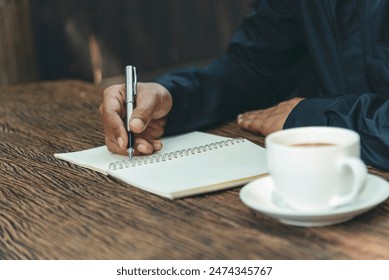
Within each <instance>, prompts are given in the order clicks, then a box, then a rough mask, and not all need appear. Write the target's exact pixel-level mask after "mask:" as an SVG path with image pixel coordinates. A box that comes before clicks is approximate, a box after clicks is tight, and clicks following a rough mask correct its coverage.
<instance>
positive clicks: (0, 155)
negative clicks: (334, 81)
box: [0, 81, 389, 259]
mask: <svg viewBox="0 0 389 280" xmlns="http://www.w3.org/2000/svg"><path fill="white" fill-rule="evenodd" d="M100 100H101V89H99V88H97V87H94V86H92V85H89V84H86V83H83V82H78V81H56V82H44V83H36V84H24V85H14V86H8V87H0V258H1V259H388V258H389V250H388V249H387V248H388V247H389V204H388V202H387V201H386V202H384V203H383V204H381V205H379V206H378V207H376V208H374V209H373V210H371V211H369V212H368V213H365V214H363V215H361V216H358V217H356V218H354V219H353V220H351V221H349V222H346V223H343V224H339V225H333V226H327V227H313V228H301V227H295V226H288V225H284V224H281V223H279V222H278V221H276V220H274V219H272V218H269V217H267V216H264V215H261V214H254V213H253V212H252V211H251V210H249V208H247V207H246V206H245V205H244V204H243V203H242V202H241V201H240V200H239V190H240V188H239V187H238V188H234V189H231V190H227V191H222V192H216V193H212V194H207V195H199V196H195V197H190V198H184V199H179V200H175V201H170V200H167V199H164V198H161V197H158V196H155V195H152V194H149V193H146V192H143V191H141V190H138V189H136V188H133V187H131V186H129V185H126V184H123V183H120V182H118V181H115V180H113V179H111V178H110V177H107V176H104V175H101V174H98V173H96V172H93V171H90V170H87V169H83V168H81V167H78V166H74V165H72V164H68V163H66V162H64V161H60V160H57V159H55V158H54V157H53V154H54V153H58V152H68V151H77V150H81V149H86V148H91V147H95V146H99V145H103V144H104V140H103V139H104V137H103V130H102V126H101V120H100V116H99V114H98V105H99V103H100ZM211 132H214V133H217V134H220V135H226V136H244V137H247V138H248V139H250V140H252V141H254V142H256V143H259V144H262V145H263V138H262V137H260V136H256V135H253V134H250V133H247V132H245V131H242V130H240V129H239V128H238V127H237V126H236V125H235V123H234V122H230V123H227V124H225V125H222V126H220V127H218V128H216V129H214V130H211ZM370 171H371V172H372V173H375V174H378V175H381V176H382V177H384V178H385V179H387V180H388V179H389V174H388V173H384V172H380V171H379V170H374V169H370Z"/></svg>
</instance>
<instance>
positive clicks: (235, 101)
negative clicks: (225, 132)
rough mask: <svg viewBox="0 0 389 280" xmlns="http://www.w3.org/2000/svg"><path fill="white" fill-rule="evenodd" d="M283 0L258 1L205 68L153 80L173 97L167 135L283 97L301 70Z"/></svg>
mask: <svg viewBox="0 0 389 280" xmlns="http://www.w3.org/2000/svg"><path fill="white" fill-rule="evenodd" d="M285 3H288V1H285V0H264V1H258V4H257V6H256V8H255V11H254V12H253V13H251V14H250V15H248V16H247V17H246V18H245V19H244V21H243V22H242V24H241V26H240V28H239V29H238V30H237V32H236V33H235V35H234V37H233V39H232V40H231V42H230V44H229V46H228V49H227V51H226V52H225V53H224V54H223V55H221V56H220V57H219V58H218V59H216V60H215V61H214V62H212V63H211V64H210V65H208V66H207V67H204V68H199V67H192V68H184V69H178V70H175V71H172V72H170V73H168V74H166V75H164V76H162V77H159V78H157V79H156V82H157V83H160V84H161V85H163V86H165V87H166V88H167V89H168V91H169V92H170V93H171V95H172V97H173V108H172V110H171V112H170V113H169V115H168V122H167V125H166V129H165V131H166V134H176V133H183V132H187V131H192V130H196V129H204V128H209V127H211V126H214V125H217V124H219V123H221V122H224V121H226V120H230V119H232V118H234V117H236V115H237V114H239V113H242V112H245V111H248V110H254V109H260V108H265V107H269V106H272V105H274V104H276V103H278V102H280V101H281V100H284V99H287V96H288V95H289V94H290V92H291V91H292V89H293V88H294V87H295V84H296V83H297V82H298V78H297V77H298V76H299V75H301V72H302V71H303V69H304V63H305V60H304V59H303V58H302V56H303V55H304V54H305V52H304V51H303V50H302V51H300V50H301V49H302V48H303V46H304V44H303V40H302V37H301V36H302V35H301V32H299V31H298V27H297V22H295V21H294V19H293V17H292V15H291V14H290V10H289V9H288V7H287V5H286V4H285ZM291 57H293V59H291ZM299 73H300V74H299Z"/></svg>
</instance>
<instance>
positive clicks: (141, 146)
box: [99, 83, 173, 155]
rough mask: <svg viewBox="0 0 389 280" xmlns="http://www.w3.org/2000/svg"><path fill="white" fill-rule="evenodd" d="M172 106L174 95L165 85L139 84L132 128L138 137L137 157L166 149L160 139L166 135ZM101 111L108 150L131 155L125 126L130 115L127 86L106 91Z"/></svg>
mask: <svg viewBox="0 0 389 280" xmlns="http://www.w3.org/2000/svg"><path fill="white" fill-rule="evenodd" d="M172 104H173V102H172V97H171V95H170V93H169V92H168V90H167V89H166V88H165V87H163V86H162V85H160V84H157V83H138V84H137V95H136V108H135V109H134V112H133V114H132V116H131V120H130V127H131V129H132V131H133V132H134V133H135V136H136V138H135V155H139V154H151V153H153V152H155V151H158V150H160V149H161V148H162V143H161V142H160V141H159V140H158V138H160V137H161V136H162V135H163V133H164V127H165V123H166V116H167V114H168V113H169V112H170V110H171V108H172ZM99 110H100V114H101V117H102V121H103V126H104V131H105V143H106V145H107V147H108V150H110V151H111V152H113V153H116V154H122V155H127V143H128V135H127V131H126V129H125V126H124V123H123V118H124V117H125V115H126V108H125V86H124V85H114V86H111V87H108V88H106V89H105V90H104V99H103V102H102V103H101V104H100V108H99Z"/></svg>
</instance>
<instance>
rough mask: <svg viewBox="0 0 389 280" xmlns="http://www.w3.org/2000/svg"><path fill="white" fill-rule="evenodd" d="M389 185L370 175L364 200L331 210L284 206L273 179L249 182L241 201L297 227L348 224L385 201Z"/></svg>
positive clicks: (243, 190) (388, 193)
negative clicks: (297, 208) (309, 210)
mask: <svg viewBox="0 0 389 280" xmlns="http://www.w3.org/2000/svg"><path fill="white" fill-rule="evenodd" d="M388 196H389V183H388V182H387V181H385V180H384V179H382V178H381V177H378V176H375V175H371V174H369V175H368V182H367V185H366V187H365V189H364V190H363V192H362V193H361V195H360V197H359V198H358V199H357V200H356V201H355V202H354V203H352V204H349V205H345V206H342V207H339V208H335V209H333V210H331V211H321V212H298V211H296V210H293V209H291V208H289V207H287V206H286V205H283V204H282V203H280V198H278V196H277V194H276V193H275V190H274V185H273V180H272V178H271V176H267V177H263V178H260V179H257V180H255V181H252V182H251V183H248V184H247V185H246V186H244V187H243V188H242V189H241V191H240V199H241V200H242V201H243V202H244V203H245V204H246V205H247V206H249V207H250V208H251V209H253V210H255V211H258V212H260V213H263V214H266V215H268V216H271V217H273V218H276V219H278V220H279V221H280V222H282V223H285V224H290V225H296V226H304V227H312V226H327V225H332V224H337V223H341V222H345V221H348V220H350V219H352V218H354V217H355V216H357V215H360V214H362V213H364V212H366V211H368V210H370V209H372V208H373V207H374V206H376V205H378V204H380V203H381V202H383V201H385V200H386V199H387V198H388Z"/></svg>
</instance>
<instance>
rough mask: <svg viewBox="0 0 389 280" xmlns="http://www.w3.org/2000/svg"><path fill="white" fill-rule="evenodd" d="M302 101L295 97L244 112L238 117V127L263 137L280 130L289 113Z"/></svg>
mask: <svg viewBox="0 0 389 280" xmlns="http://www.w3.org/2000/svg"><path fill="white" fill-rule="evenodd" d="M303 99H304V98H300V97H295V98H293V99H291V100H288V101H284V102H281V103H279V104H277V105H276V106H273V107H270V108H267V109H263V110H256V111H250V112H246V113H244V114H241V115H239V116H238V118H237V121H238V125H239V126H240V127H241V128H243V129H246V130H249V131H251V132H254V133H260V134H262V135H264V136H266V135H268V134H270V133H272V132H274V131H277V130H282V128H283V126H284V124H285V121H286V119H287V118H288V116H289V114H290V112H291V111H292V110H293V109H294V107H296V106H297V104H298V103H299V102H300V101H301V100H303Z"/></svg>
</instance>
